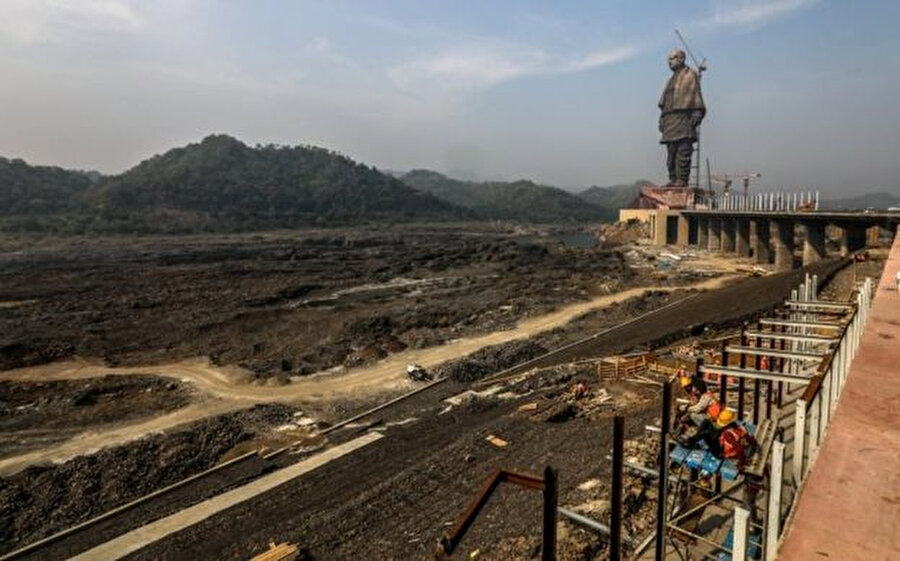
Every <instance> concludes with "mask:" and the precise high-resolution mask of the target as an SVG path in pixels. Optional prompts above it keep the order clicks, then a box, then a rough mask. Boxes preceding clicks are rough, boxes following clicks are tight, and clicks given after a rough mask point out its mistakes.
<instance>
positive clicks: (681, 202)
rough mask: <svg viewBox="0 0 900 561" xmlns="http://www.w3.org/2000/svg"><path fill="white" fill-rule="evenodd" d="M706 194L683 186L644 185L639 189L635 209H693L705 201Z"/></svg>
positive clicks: (701, 190)
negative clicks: (639, 192)
mask: <svg viewBox="0 0 900 561" xmlns="http://www.w3.org/2000/svg"><path fill="white" fill-rule="evenodd" d="M706 196H707V192H706V191H705V190H703V189H695V188H693V187H690V186H687V187H686V186H683V185H646V186H644V187H641V194H640V195H639V196H638V199H637V201H636V204H635V205H634V206H635V207H637V208H666V209H683V208H695V207H696V206H697V205H698V204H702V203H703V201H705V199H706Z"/></svg>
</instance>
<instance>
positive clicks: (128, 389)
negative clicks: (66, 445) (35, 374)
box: [0, 375, 191, 458]
mask: <svg viewBox="0 0 900 561" xmlns="http://www.w3.org/2000/svg"><path fill="white" fill-rule="evenodd" d="M190 393H191V391H190V389H188V388H187V387H185V386H184V385H183V384H181V383H180V382H178V381H175V380H171V379H168V380H167V379H163V378H156V377H153V376H141V375H135V376H104V377H98V378H88V379H85V380H72V381H64V380H61V381H52V382H16V381H0V458H3V457H7V456H11V455H14V454H18V453H21V452H24V451H27V450H28V449H30V448H34V447H40V446H46V445H49V444H53V443H54V442H59V441H62V440H66V439H68V438H71V437H72V436H73V435H74V434H76V433H77V432H80V431H84V430H90V429H95V428H99V427H100V426H102V425H107V424H110V423H115V422H123V421H132V420H135V419H140V418H143V417H150V416H156V415H160V414H162V413H165V412H167V411H172V410H175V409H178V408H179V407H183V406H184V405H187V403H188V402H189V401H190Z"/></svg>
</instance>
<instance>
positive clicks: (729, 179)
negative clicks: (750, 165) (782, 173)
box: [712, 172, 762, 197]
mask: <svg viewBox="0 0 900 561" xmlns="http://www.w3.org/2000/svg"><path fill="white" fill-rule="evenodd" d="M760 177H762V174H760V173H747V172H744V173H742V174H739V175H737V176H730V175H727V174H723V175H714V176H712V180H713V182H715V183H717V184H719V185H721V186H722V191H723V193H726V194H727V193H729V192H730V191H731V185H732V184H733V183H734V180H735V179H740V180H741V182H742V183H743V185H744V196H745V197H746V196H747V195H749V194H750V180H751V179H759V178H760Z"/></svg>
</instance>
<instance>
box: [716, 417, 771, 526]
mask: <svg viewBox="0 0 900 561" xmlns="http://www.w3.org/2000/svg"><path fill="white" fill-rule="evenodd" d="M716 427H717V428H718V429H719V430H720V432H719V447H720V448H721V450H722V457H723V458H724V459H726V460H731V461H733V462H735V463H736V464H737V468H738V471H739V472H741V473H742V474H743V475H744V508H746V509H747V510H748V511H749V512H750V520H751V522H756V520H757V517H756V515H757V512H756V498H757V496H758V495H759V492H760V490H762V488H763V479H762V477H760V476H758V475H753V474H750V473H748V472H745V471H744V467H746V465H747V463H748V462H749V461H750V458H751V457H752V456H753V455H754V454H755V453H756V451H757V449H758V448H759V443H758V442H757V441H756V438H755V437H754V436H753V435H752V434H750V432H749V431H748V430H747V429H746V428H745V427H744V426H743V425H742V424H740V423H738V419H737V415H735V413H734V411H732V410H731V409H723V410H722V412H721V413H719V418H718V419H717V420H716Z"/></svg>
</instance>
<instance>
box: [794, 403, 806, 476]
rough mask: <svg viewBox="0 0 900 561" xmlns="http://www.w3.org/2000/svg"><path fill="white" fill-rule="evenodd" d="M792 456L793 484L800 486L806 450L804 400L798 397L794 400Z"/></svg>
mask: <svg viewBox="0 0 900 561" xmlns="http://www.w3.org/2000/svg"><path fill="white" fill-rule="evenodd" d="M794 407H795V408H796V409H795V410H794V457H793V459H792V460H791V472H792V473H793V475H794V485H795V486H796V487H800V483H801V482H802V481H803V473H804V472H803V455H804V453H805V452H806V446H805V444H806V402H805V401H803V400H802V399H798V400H797V401H795V402H794Z"/></svg>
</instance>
